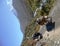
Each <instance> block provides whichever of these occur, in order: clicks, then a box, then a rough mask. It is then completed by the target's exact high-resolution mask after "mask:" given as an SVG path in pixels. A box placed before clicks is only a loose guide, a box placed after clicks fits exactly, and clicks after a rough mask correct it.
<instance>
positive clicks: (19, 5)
mask: <svg viewBox="0 0 60 46" xmlns="http://www.w3.org/2000/svg"><path fill="white" fill-rule="evenodd" d="M12 2H13V7H14V8H15V10H16V12H17V15H16V16H17V18H18V20H19V22H20V26H21V30H22V32H24V31H25V28H26V26H27V25H28V23H29V22H30V20H31V19H32V14H31V13H30V12H29V10H28V9H27V7H26V3H25V0H12Z"/></svg>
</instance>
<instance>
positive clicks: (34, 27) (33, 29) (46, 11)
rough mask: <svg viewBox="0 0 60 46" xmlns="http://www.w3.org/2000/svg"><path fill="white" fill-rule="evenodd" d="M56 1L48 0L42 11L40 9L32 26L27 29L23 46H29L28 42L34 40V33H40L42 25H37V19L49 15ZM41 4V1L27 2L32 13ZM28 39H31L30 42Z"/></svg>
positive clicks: (28, 0) (30, 0)
mask: <svg viewBox="0 0 60 46" xmlns="http://www.w3.org/2000/svg"><path fill="white" fill-rule="evenodd" d="M54 1H55V0H47V2H46V5H44V6H43V8H42V10H40V9H39V10H38V11H37V15H36V16H35V17H34V18H33V19H32V21H31V22H30V24H29V25H28V26H27V27H26V30H25V37H24V40H23V42H22V46H29V44H28V41H30V40H32V38H31V37H32V35H33V33H34V32H38V31H39V29H40V25H38V24H36V19H37V18H39V17H40V16H44V15H48V14H49V11H50V9H51V7H53V3H54ZM40 2H41V0H27V4H28V5H29V8H30V9H31V11H32V12H34V11H35V10H36V8H37V7H39V6H40ZM26 37H29V39H30V40H28V39H27V38H26ZM30 42H32V41H30ZM30 42H29V43H30ZM30 46H31V45H30Z"/></svg>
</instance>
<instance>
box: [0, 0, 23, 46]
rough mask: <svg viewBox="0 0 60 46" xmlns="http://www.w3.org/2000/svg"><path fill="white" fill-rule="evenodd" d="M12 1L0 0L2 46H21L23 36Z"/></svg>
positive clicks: (0, 37) (0, 42) (0, 43)
mask: <svg viewBox="0 0 60 46" xmlns="http://www.w3.org/2000/svg"><path fill="white" fill-rule="evenodd" d="M11 2H12V0H0V46H21V42H22V40H23V34H22V32H21V29H20V23H19V21H18V19H17V17H16V16H15V15H14V13H13V11H12V9H13V7H12V3H11Z"/></svg>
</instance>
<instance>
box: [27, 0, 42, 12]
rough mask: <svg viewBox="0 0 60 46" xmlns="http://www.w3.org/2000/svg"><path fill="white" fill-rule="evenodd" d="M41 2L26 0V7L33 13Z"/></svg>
mask: <svg viewBox="0 0 60 46" xmlns="http://www.w3.org/2000/svg"><path fill="white" fill-rule="evenodd" d="M40 2H41V0H27V4H28V7H29V8H30V9H31V10H32V12H34V11H35V10H36V8H37V7H39V6H40Z"/></svg>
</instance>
